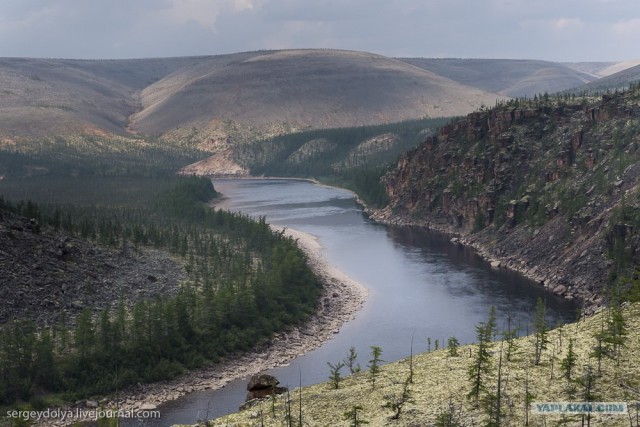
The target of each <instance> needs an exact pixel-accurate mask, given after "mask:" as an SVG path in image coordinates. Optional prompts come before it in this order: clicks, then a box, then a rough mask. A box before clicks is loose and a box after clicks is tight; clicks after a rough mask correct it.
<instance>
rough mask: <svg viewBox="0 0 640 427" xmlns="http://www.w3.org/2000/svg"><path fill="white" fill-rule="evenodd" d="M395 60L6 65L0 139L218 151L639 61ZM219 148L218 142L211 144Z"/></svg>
mask: <svg viewBox="0 0 640 427" xmlns="http://www.w3.org/2000/svg"><path fill="white" fill-rule="evenodd" d="M574 65H575V66H573V67H572V66H570V65H567V64H560V63H553V62H546V61H527V60H486V59H482V60H480V59H477V60H461V59H420V58H418V59H416V58H412V59H393V58H388V57H385V56H381V55H376V54H372V53H366V52H355V51H343V50H314V49H309V50H284V51H260V52H245V53H236V54H230V55H218V56H202V57H184V58H157V59H138V60H68V59H28V58H2V59H0V135H2V136H4V137H5V138H12V137H15V136H27V137H42V136H47V135H49V136H51V135H60V134H63V135H64V134H77V133H82V132H90V133H91V132H94V133H95V132H98V133H99V132H107V133H113V134H120V135H126V134H127V133H128V132H131V133H141V134H146V135H154V136H164V137H165V138H171V139H174V140H182V141H187V140H188V141H189V142H190V143H195V144H201V145H202V144H203V143H204V144H205V146H204V148H205V149H207V150H209V151H216V150H218V149H220V148H221V147H222V148H225V147H227V146H228V143H229V142H238V141H239V142H243V141H249V140H253V139H256V138H263V137H268V136H273V135H277V134H283V133H287V132H291V131H295V130H302V129H317V128H335V127H345V126H359V125H367V124H378V123H389V122H397V121H401V120H407V119H415V118H422V117H443V116H454V115H464V114H467V113H469V112H471V111H474V110H476V109H477V108H478V107H480V106H481V105H493V104H494V103H495V101H496V99H504V98H505V97H511V96H522V95H527V96H532V95H533V94H535V93H541V92H545V91H546V92H554V91H558V90H565V89H568V88H572V87H575V86H579V85H581V84H584V83H587V82H591V81H593V80H595V79H596V78H597V77H598V76H597V74H598V73H599V74H600V75H602V74H603V73H607V72H611V71H612V70H616V69H618V68H621V67H624V66H627V65H633V63H590V64H584V63H583V64H581V65H580V64H574ZM206 144H209V145H206Z"/></svg>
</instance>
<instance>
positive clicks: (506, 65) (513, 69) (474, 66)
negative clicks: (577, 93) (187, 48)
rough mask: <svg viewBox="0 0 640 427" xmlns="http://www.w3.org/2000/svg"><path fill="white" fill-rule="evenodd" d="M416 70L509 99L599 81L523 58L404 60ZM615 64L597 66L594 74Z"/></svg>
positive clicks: (556, 65) (563, 67)
mask: <svg viewBox="0 0 640 427" xmlns="http://www.w3.org/2000/svg"><path fill="white" fill-rule="evenodd" d="M401 60H402V61H405V62H407V63H408V64H412V65H415V66H416V67H420V68H423V69H425V70H429V71H432V72H434V73H436V74H439V75H442V76H447V77H448V78H450V79H451V80H454V81H456V82H458V83H460V84H463V85H466V86H471V87H475V88H478V89H482V90H485V91H487V92H493V93H497V94H501V95H505V96H508V97H512V98H514V97H522V96H533V95H535V94H538V93H544V92H548V93H553V92H558V91H560V90H565V89H569V88H572V87H576V86H580V85H582V84H584V83H588V82H591V81H594V80H596V79H597V78H598V77H597V76H596V75H594V74H593V73H587V72H585V71H581V70H580V69H575V68H573V67H571V66H570V65H568V64H560V63H557V62H549V61H538V60H522V59H455V58H446V59H429V58H402V59H401ZM611 65H613V63H609V62H606V63H593V64H592V66H591V67H589V68H587V69H588V70H590V71H592V72H593V71H594V70H600V69H602V68H606V67H609V66H611Z"/></svg>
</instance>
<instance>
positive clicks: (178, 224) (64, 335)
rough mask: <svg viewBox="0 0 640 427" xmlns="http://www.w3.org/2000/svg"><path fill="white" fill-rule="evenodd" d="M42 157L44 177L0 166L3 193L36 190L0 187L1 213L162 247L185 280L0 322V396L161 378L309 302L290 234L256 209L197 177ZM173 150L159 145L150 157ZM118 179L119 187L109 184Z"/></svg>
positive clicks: (274, 325)
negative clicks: (48, 169) (72, 311)
mask: <svg viewBox="0 0 640 427" xmlns="http://www.w3.org/2000/svg"><path fill="white" fill-rule="evenodd" d="M5 155H6V154H5ZM165 155H166V154H165ZM42 157H43V158H44V157H45V156H44V155H43V156H42ZM52 158H55V156H50V157H48V158H47V159H48V160H47V162H48V164H49V165H50V164H51V163H55V164H54V165H53V166H59V167H58V168H57V169H54V170H58V171H60V172H59V173H57V174H55V175H54V176H48V177H45V178H48V180H49V182H47V179H45V178H43V177H19V178H15V179H12V178H13V176H11V175H10V179H8V180H5V182H4V183H2V187H0V192H1V193H4V194H8V195H12V194H13V195H15V194H22V193H24V192H25V191H26V192H29V191H30V189H36V188H37V191H36V190H34V191H33V192H32V193H31V194H32V195H33V196H34V197H35V198H36V200H37V201H31V200H29V201H25V200H8V197H4V198H0V212H1V213H2V214H4V215H17V216H23V217H25V218H28V219H30V220H32V221H35V223H37V224H38V226H39V227H38V228H39V229H42V230H44V229H45V228H46V229H53V230H56V231H57V232H59V233H63V234H65V235H69V236H74V237H80V238H83V239H86V240H88V241H91V242H94V243H95V244H97V245H99V246H103V247H110V248H113V249H119V248H122V250H125V249H127V250H129V249H131V248H133V250H140V249H142V248H145V247H150V248H157V249H160V250H164V251H167V252H169V253H171V254H172V256H173V257H175V258H177V259H179V260H180V261H181V262H182V263H183V265H184V269H185V271H186V275H187V280H185V281H184V282H183V283H182V284H181V286H180V289H179V291H178V292H177V293H176V294H175V295H172V296H163V295H158V296H156V297H155V298H153V299H151V300H145V301H138V302H137V303H135V304H133V305H132V304H128V301H127V300H126V299H125V298H124V297H123V298H122V299H121V300H120V301H113V303H112V304H111V305H110V306H108V307H107V308H105V309H104V310H102V311H101V312H96V311H95V310H92V309H91V307H86V308H85V309H84V311H82V313H81V314H80V315H79V316H77V318H76V319H75V322H72V321H70V320H69V319H68V318H66V316H65V314H64V312H61V314H60V316H59V318H58V321H57V322H56V323H55V324H53V325H48V326H44V325H39V324H36V323H35V322H33V321H31V320H29V319H20V320H18V321H15V322H11V323H8V324H4V325H2V328H1V330H0V403H1V404H14V403H16V402H18V403H19V402H31V403H32V406H33V407H35V406H37V402H39V401H41V399H42V396H51V395H52V393H53V395H56V396H60V397H61V398H62V400H75V399H78V398H81V397H86V396H91V395H96V394H104V393H107V392H110V391H113V390H118V389H122V388H123V387H125V386H127V385H130V384H136V383H139V382H149V381H157V380H162V379H167V378H171V377H174V376H176V375H178V374H180V373H182V372H184V371H185V370H186V369H190V368H194V367H198V366H203V365H205V364H207V363H210V362H215V361H217V360H219V358H220V357H221V356H224V355H228V354H230V353H232V352H236V351H242V350H248V349H250V348H251V347H252V346H254V345H255V344H256V343H258V342H260V341H261V340H264V339H266V338H269V337H270V336H271V335H272V334H273V333H274V332H275V331H279V330H282V329H283V328H286V327H287V326H290V325H294V324H297V323H299V322H301V321H302V320H304V319H305V318H306V317H307V316H308V315H309V314H310V313H311V312H312V311H313V309H314V307H315V304H316V301H317V298H318V296H319V294H320V291H321V284H320V283H319V281H318V279H317V278H316V277H315V276H314V275H313V274H312V272H311V270H310V269H309V267H308V266H307V263H306V258H305V255H304V254H303V253H302V252H301V251H300V250H299V249H298V247H297V246H296V244H295V242H294V241H293V240H292V239H291V238H288V237H285V236H283V234H282V233H277V232H273V231H271V230H270V228H269V226H268V225H267V224H266V223H265V221H264V219H260V220H257V221H256V220H253V219H250V218H248V217H246V216H243V215H240V214H235V213H230V212H226V211H221V210H214V209H212V208H210V207H209V206H208V205H207V202H209V201H210V200H211V199H213V198H215V197H216V195H217V194H216V192H215V190H214V188H213V185H212V183H211V181H210V180H209V179H206V178H178V177H174V176H173V175H172V174H167V173H164V171H163V170H159V171H157V170H156V171H154V170H151V169H148V170H145V171H144V173H143V175H144V176H139V175H140V174H136V173H135V170H134V171H133V172H129V173H127V172H126V168H125V169H122V170H124V171H125V172H124V173H114V174H113V175H112V176H108V175H107V176H106V177H105V176H94V174H92V173H86V172H80V176H77V173H76V176H71V175H65V173H64V170H65V169H64V167H63V166H64V165H62V166H61V165H60V163H61V161H59V160H55V161H54V160H51V159H52ZM141 158H144V156H142V157H141ZM112 160H113V159H112ZM173 160H175V159H174V158H173V157H171V156H170V155H166V159H165V160H164V161H162V162H161V161H158V163H159V164H163V167H165V166H164V165H165V164H167V163H169V164H170V162H171V161H173ZM178 160H181V159H178ZM89 161H92V162H96V163H102V162H101V161H100V159H99V158H98V157H93V158H91V159H88V162H89ZM103 164H106V163H103ZM113 166H115V167H117V166H118V165H117V163H116V162H114V164H113ZM52 169H53V168H52ZM155 172H157V177H153V176H154V174H155ZM152 177H153V178H152ZM114 182H115V183H117V185H116V184H114ZM34 183H37V185H36V184H34ZM126 183H129V184H130V185H129V191H127V192H124V193H123V192H119V191H117V190H118V188H117V187H120V186H122V185H123V184H126ZM65 185H66V186H67V187H70V188H71V189H72V190H73V191H68V192H67V196H66V198H64V199H63V200H64V204H62V203H52V202H51V201H50V199H49V198H48V197H47V196H48V195H50V192H51V191H56V189H57V188H62V187H64V186H65ZM25 189H26V190H25ZM131 189H134V190H135V191H134V190H131ZM103 190H104V191H103ZM38 199H40V200H38ZM74 202H75V203H74ZM34 232H38V231H34Z"/></svg>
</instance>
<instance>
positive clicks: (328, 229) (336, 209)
mask: <svg viewBox="0 0 640 427" xmlns="http://www.w3.org/2000/svg"><path fill="white" fill-rule="evenodd" d="M214 186H215V188H216V190H217V191H219V192H221V193H223V194H224V195H225V196H226V197H227V199H226V200H225V201H224V202H223V203H222V205H221V207H223V208H225V209H229V210H232V211H239V212H243V213H246V214H248V215H251V216H254V217H259V216H265V217H266V219H267V222H269V223H272V224H277V225H282V226H285V227H288V228H294V229H297V230H301V231H304V232H307V233H310V234H313V235H314V236H317V237H318V238H319V241H320V243H321V244H322V246H323V247H324V248H325V251H326V256H327V258H328V260H329V262H330V263H331V264H333V265H335V266H337V267H339V268H340V269H341V270H343V271H344V272H345V273H347V274H348V275H349V276H351V277H352V278H354V279H356V280H358V281H360V282H361V283H363V284H364V285H365V286H366V287H367V288H368V289H369V297H368V299H367V301H366V303H365V305H364V307H363V309H362V310H361V311H360V312H359V313H358V315H357V317H356V318H355V319H354V320H352V321H350V322H348V323H346V324H344V325H343V327H342V328H341V330H340V333H338V334H336V335H335V336H334V337H333V338H332V339H331V340H330V341H328V342H326V343H325V344H324V345H322V346H321V347H320V348H318V349H316V350H314V351H311V352H309V353H307V354H305V355H304V356H300V357H298V358H296V359H294V360H293V361H292V362H291V363H290V364H289V365H288V366H285V367H281V368H277V369H274V370H272V371H269V372H268V373H270V374H272V375H275V376H276V377H277V378H278V379H279V380H280V382H281V385H284V386H289V387H290V388H294V387H297V386H298V383H299V376H300V373H302V383H303V385H306V384H313V383H318V382H322V381H326V380H327V377H328V374H329V371H328V367H327V362H331V363H335V362H338V361H340V360H342V359H344V358H345V356H346V355H347V354H348V350H349V348H350V347H351V346H354V347H356V350H357V352H358V354H359V362H360V364H361V365H362V366H363V367H364V366H366V364H367V360H369V358H370V346H372V345H376V346H380V347H381V348H382V351H383V353H382V358H383V359H384V360H386V361H394V360H398V359H400V358H403V357H406V356H408V355H409V353H410V345H411V338H412V335H413V336H414V352H424V351H426V349H427V338H430V339H431V341H432V348H433V346H434V345H435V340H436V339H437V340H438V341H439V343H443V342H446V339H447V338H449V337H452V336H455V337H456V338H457V339H458V340H459V341H460V342H461V343H468V342H472V341H474V338H475V331H474V326H475V325H476V324H477V323H478V322H481V321H485V320H486V319H487V317H488V313H489V309H490V307H491V306H495V307H496V311H497V314H498V323H499V324H503V325H504V324H505V323H506V318H507V316H508V315H510V316H511V317H512V319H514V320H513V324H514V325H520V326H521V328H522V330H523V331H524V330H526V329H527V328H528V325H529V323H530V320H531V319H532V317H533V312H534V307H535V303H536V300H537V298H539V297H540V298H543V299H544V300H545V301H546V304H547V313H548V320H549V322H550V323H551V324H556V323H559V322H563V323H564V322H567V321H571V320H573V319H574V318H575V316H576V309H577V306H576V305H575V304H574V303H570V302H567V301H565V300H563V299H561V298H558V297H556V296H554V295H553V294H551V293H548V292H545V291H544V290H543V288H542V287H541V286H539V285H537V284H535V283H533V282H532V281H530V280H527V279H525V278H523V277H522V276H520V275H518V274H515V273H512V272H508V271H505V270H494V269H491V268H490V266H489V265H488V264H487V263H486V262H484V261H482V260H481V259H480V258H479V257H478V256H477V255H476V254H475V253H474V252H472V251H471V250H469V249H466V248H463V247H460V246H459V245H454V244H452V243H450V242H449V239H447V238H445V237H443V236H440V235H437V234H434V233H429V232H425V231H423V230H420V229H416V228H407V227H391V226H385V225H380V224H376V223H374V222H372V221H370V220H368V219H367V218H366V216H365V215H364V214H363V213H362V210H361V209H360V208H359V207H358V206H357V204H356V202H355V200H354V198H353V196H352V194H351V193H350V192H348V191H345V190H342V189H337V188H333V187H326V186H322V185H317V184H313V183H311V182H308V181H302V180H289V179H269V180H260V179H243V180H214ZM440 345H442V344H440ZM246 384H247V378H244V379H241V380H237V381H233V382H231V383H229V384H228V385H227V386H226V387H224V388H223V389H220V390H217V391H211V390H206V391H201V392H195V393H191V394H189V395H186V396H184V397H182V398H180V399H178V400H176V401H173V402H170V403H167V404H165V405H162V406H161V407H160V408H159V409H160V410H161V412H162V418H161V419H159V420H153V421H152V422H150V421H146V422H145V424H146V425H153V426H168V425H172V424H177V423H180V424H184V423H191V424H192V423H195V422H196V421H198V420H201V419H204V418H206V417H207V416H208V417H209V418H214V417H218V416H222V415H225V414H227V413H230V412H235V411H236V410H237V408H238V406H239V405H240V404H241V403H242V402H243V401H244V398H245V395H246V390H245V387H246Z"/></svg>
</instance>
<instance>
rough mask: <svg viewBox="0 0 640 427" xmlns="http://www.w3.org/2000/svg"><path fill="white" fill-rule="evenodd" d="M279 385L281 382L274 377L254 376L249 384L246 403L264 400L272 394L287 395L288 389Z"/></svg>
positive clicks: (265, 375)
mask: <svg viewBox="0 0 640 427" xmlns="http://www.w3.org/2000/svg"><path fill="white" fill-rule="evenodd" d="M278 384H280V381H278V379H277V378H276V377H274V376H272V375H267V374H261V375H254V376H252V377H251V379H250V380H249V384H247V391H248V393H247V399H246V401H247V402H248V401H250V400H253V399H262V398H263V397H267V396H271V395H272V394H282V393H285V392H286V391H287V388H286V387H278Z"/></svg>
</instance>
